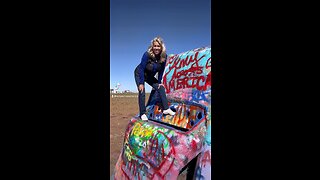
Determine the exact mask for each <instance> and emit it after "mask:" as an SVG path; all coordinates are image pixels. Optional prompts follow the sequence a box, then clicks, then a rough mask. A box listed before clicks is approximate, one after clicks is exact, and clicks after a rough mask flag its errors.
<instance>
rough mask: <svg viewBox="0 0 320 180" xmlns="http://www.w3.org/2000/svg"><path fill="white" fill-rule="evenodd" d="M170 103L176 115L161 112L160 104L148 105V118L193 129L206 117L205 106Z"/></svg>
mask: <svg viewBox="0 0 320 180" xmlns="http://www.w3.org/2000/svg"><path fill="white" fill-rule="evenodd" d="M169 105H170V106H169V107H170V108H171V109H172V110H173V111H175V112H176V115H174V116H170V115H163V114H162V113H161V108H160V107H159V106H158V105H150V106H148V108H147V113H146V115H147V116H148V119H152V120H156V121H160V122H164V123H167V124H170V125H174V126H177V127H181V128H185V129H191V128H192V127H194V126H195V125H196V124H198V122H200V120H202V119H204V118H206V117H205V113H206V111H205V108H204V107H200V106H196V105H190V104H185V103H177V102H174V103H169Z"/></svg>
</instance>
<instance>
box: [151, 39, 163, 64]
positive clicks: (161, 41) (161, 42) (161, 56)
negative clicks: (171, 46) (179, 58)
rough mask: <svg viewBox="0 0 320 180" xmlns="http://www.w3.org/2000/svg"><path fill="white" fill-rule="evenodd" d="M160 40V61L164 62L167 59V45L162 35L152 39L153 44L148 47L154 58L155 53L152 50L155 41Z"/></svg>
mask: <svg viewBox="0 0 320 180" xmlns="http://www.w3.org/2000/svg"><path fill="white" fill-rule="evenodd" d="M154 42H158V43H159V44H160V46H161V53H160V62H164V61H165V60H166V46H165V45H164V42H163V40H162V38H161V37H159V36H158V37H155V38H154V39H152V40H151V44H150V46H149V48H148V54H149V56H151V57H152V58H153V59H155V54H154V53H153V51H152V47H153V43H154Z"/></svg>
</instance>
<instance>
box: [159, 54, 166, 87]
mask: <svg viewBox="0 0 320 180" xmlns="http://www.w3.org/2000/svg"><path fill="white" fill-rule="evenodd" d="M167 57H168V56H167V55H166V60H165V61H164V62H163V63H161V69H160V72H159V74H158V84H161V81H162V76H163V72H164V69H165V67H166V62H167Z"/></svg>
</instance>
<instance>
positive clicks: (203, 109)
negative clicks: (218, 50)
mask: <svg viewBox="0 0 320 180" xmlns="http://www.w3.org/2000/svg"><path fill="white" fill-rule="evenodd" d="M162 83H163V84H164V86H165V89H166V94H167V98H168V101H169V107H170V108H171V109H172V110H173V111H175V112H176V113H175V115H174V116H171V115H164V114H163V113H162V107H161V103H159V102H160V101H161V100H160V98H159V95H158V94H157V92H156V91H154V90H153V91H152V92H151V94H150V98H149V101H148V103H147V108H146V109H147V113H146V115H147V117H148V121H142V120H141V119H140V118H139V116H138V115H137V116H135V117H133V118H132V119H131V120H130V121H129V123H128V126H127V129H126V131H125V136H124V142H123V148H122V151H121V153H120V156H119V158H118V161H117V164H116V167H115V172H114V176H113V177H114V179H119V180H120V179H177V177H178V176H179V174H180V173H181V172H183V171H184V170H185V169H186V168H188V178H193V179H211V48H210V47H205V48H197V49H194V50H191V51H188V52H184V53H180V54H175V55H169V56H168V59H167V61H166V67H165V70H164V74H163V80H162ZM190 172H191V173H190Z"/></svg>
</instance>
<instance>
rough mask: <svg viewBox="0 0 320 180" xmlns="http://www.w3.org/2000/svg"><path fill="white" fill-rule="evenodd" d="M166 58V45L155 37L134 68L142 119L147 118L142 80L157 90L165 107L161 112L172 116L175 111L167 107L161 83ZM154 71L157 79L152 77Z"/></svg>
mask: <svg viewBox="0 0 320 180" xmlns="http://www.w3.org/2000/svg"><path fill="white" fill-rule="evenodd" d="M166 59H167V54H166V47H165V45H164V43H163V40H162V39H161V38H160V37H156V38H154V39H153V40H152V41H151V45H150V46H149V48H148V50H147V51H146V52H145V53H144V54H143V56H142V59H141V63H140V64H139V65H138V66H137V67H136V69H135V70H134V77H135V81H136V84H137V87H138V90H139V96H138V97H139V111H140V118H141V119H142V120H144V121H146V120H148V118H147V116H146V114H145V113H146V105H145V88H144V82H147V83H148V84H149V85H150V86H151V87H152V88H153V89H154V90H156V91H158V92H159V94H160V98H161V101H162V105H163V108H164V109H165V110H164V111H163V114H170V115H172V116H173V115H174V114H175V112H173V111H172V110H171V109H170V108H169V105H168V100H167V96H166V93H165V88H164V85H163V84H161V80H162V75H163V72H164V68H165V65H166ZM156 73H158V80H157V79H156V78H155V77H154V76H155V75H156Z"/></svg>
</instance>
